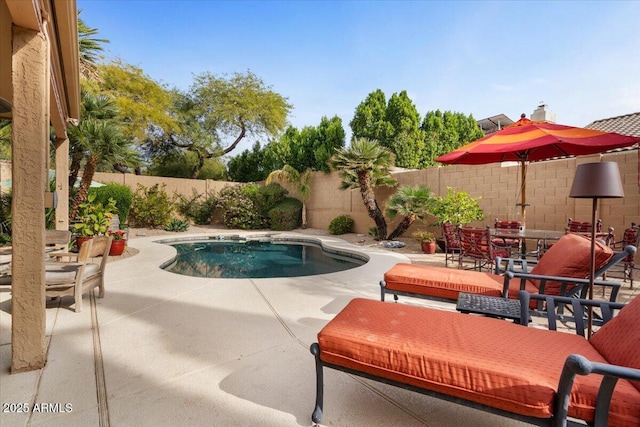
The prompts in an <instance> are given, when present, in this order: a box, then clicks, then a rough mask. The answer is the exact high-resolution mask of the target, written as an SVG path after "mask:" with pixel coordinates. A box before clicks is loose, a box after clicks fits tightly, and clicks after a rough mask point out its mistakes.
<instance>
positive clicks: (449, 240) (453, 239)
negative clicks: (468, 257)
mask: <svg viewBox="0 0 640 427" xmlns="http://www.w3.org/2000/svg"><path fill="white" fill-rule="evenodd" d="M442 238H443V240H444V266H445V267H448V266H449V261H451V262H454V261H456V260H457V258H458V257H459V256H460V239H459V238H458V226H456V227H455V228H454V226H453V224H451V222H449V221H447V222H444V223H442Z"/></svg>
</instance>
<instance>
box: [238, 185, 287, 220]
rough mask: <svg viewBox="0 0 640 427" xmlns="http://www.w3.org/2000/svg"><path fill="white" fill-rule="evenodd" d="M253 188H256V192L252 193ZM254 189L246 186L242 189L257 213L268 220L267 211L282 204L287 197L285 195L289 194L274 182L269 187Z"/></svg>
mask: <svg viewBox="0 0 640 427" xmlns="http://www.w3.org/2000/svg"><path fill="white" fill-rule="evenodd" d="M255 187H257V190H255V191H254V188H255ZM255 187H254V186H252V185H247V186H245V187H244V188H245V191H247V193H248V194H249V196H250V197H251V198H252V199H253V201H254V204H255V207H256V209H257V210H258V213H259V214H260V216H262V217H263V218H268V217H269V211H270V210H271V209H273V208H274V207H276V206H277V205H279V204H280V203H282V202H283V201H284V199H285V198H286V197H287V193H289V192H288V191H287V190H285V189H284V188H282V186H281V185H280V184H278V183H276V182H272V183H271V184H269V185H264V186H255Z"/></svg>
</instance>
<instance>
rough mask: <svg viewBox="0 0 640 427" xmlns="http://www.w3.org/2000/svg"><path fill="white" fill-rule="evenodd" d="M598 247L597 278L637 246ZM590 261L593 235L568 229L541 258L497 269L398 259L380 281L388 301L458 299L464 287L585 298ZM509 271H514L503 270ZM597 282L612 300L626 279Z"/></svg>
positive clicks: (505, 262)
mask: <svg viewBox="0 0 640 427" xmlns="http://www.w3.org/2000/svg"><path fill="white" fill-rule="evenodd" d="M595 249H596V251H595V261H596V263H595V270H596V278H599V277H600V276H602V275H603V274H604V272H606V271H607V270H609V269H610V268H611V267H613V266H614V265H616V264H617V263H619V262H620V261H622V260H623V259H624V258H626V257H627V256H628V255H631V254H633V253H635V251H636V248H635V247H633V246H627V247H625V249H624V250H623V251H622V252H620V253H614V251H613V249H611V248H610V247H609V246H607V245H604V244H603V243H601V242H596V245H595ZM590 260H591V239H588V238H586V237H584V236H582V235H579V234H574V233H568V234H565V235H563V236H562V237H561V238H560V239H559V240H558V242H557V243H556V244H555V245H553V247H552V248H551V249H550V250H549V251H547V253H545V254H544V255H543V256H542V258H540V259H539V260H528V259H521V258H507V259H502V258H500V259H497V260H496V263H495V270H494V272H493V273H487V272H477V271H467V270H452V269H450V268H445V267H435V266H429V265H416V264H408V263H398V264H396V265H395V266H393V267H392V268H391V269H390V270H388V271H387V272H386V273H385V274H384V278H383V280H381V281H380V299H381V300H382V301H384V300H385V294H387V293H389V294H393V298H394V300H396V301H397V300H398V295H403V296H410V297H416V298H426V299H436V300H447V301H456V300H457V299H458V295H459V294H460V293H461V292H464V293H470V294H480V295H488V296H496V297H503V298H512V299H515V298H517V295H518V291H520V290H527V291H528V292H531V293H539V294H551V295H561V296H575V295H581V296H582V297H585V296H586V292H587V288H588V285H589V279H588V276H589V273H590V267H589V266H590ZM505 271H508V272H509V274H501V273H504V272H505ZM594 284H595V285H596V286H598V287H603V288H606V289H607V290H610V292H611V293H610V300H611V301H615V300H616V298H617V294H618V291H619V289H620V287H621V284H620V283H617V282H611V281H607V280H600V279H596V280H594Z"/></svg>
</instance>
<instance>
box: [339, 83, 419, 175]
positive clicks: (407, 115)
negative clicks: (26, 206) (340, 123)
mask: <svg viewBox="0 0 640 427" xmlns="http://www.w3.org/2000/svg"><path fill="white" fill-rule="evenodd" d="M350 125H351V130H352V131H353V136H354V138H356V137H364V138H370V139H376V140H377V141H378V142H379V144H380V145H382V146H383V147H386V148H388V149H389V150H391V152H392V153H393V154H394V155H395V158H396V166H399V167H404V168H418V167H420V160H421V157H422V155H423V151H424V133H423V132H422V131H421V130H420V114H419V113H418V110H417V109H416V107H415V105H414V104H413V102H412V101H411V99H409V96H408V95H407V92H406V91H404V90H403V91H401V92H400V93H397V94H396V93H394V94H393V95H391V98H389V102H388V103H387V102H386V101H385V95H384V92H382V90H380V89H377V90H376V91H374V92H371V93H370V94H369V95H368V96H367V98H366V99H365V100H364V101H363V102H362V103H360V105H358V107H357V108H356V112H355V115H354V117H353V119H352V120H351V122H350Z"/></svg>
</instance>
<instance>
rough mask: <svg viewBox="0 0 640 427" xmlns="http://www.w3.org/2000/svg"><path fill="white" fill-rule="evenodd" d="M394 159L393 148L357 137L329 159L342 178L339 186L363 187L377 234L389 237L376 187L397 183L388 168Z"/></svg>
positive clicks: (365, 203) (346, 187)
mask: <svg viewBox="0 0 640 427" xmlns="http://www.w3.org/2000/svg"><path fill="white" fill-rule="evenodd" d="M393 162H394V156H393V154H392V153H391V151H389V150H388V149H386V148H384V147H381V146H380V145H379V144H378V142H377V141H375V140H371V139H368V138H355V139H354V140H353V141H351V145H350V147H349V148H339V149H337V150H336V154H334V155H333V157H332V158H331V159H330V163H331V167H332V168H334V169H336V170H337V171H338V173H339V175H340V178H341V179H342V183H341V185H340V189H342V190H346V189H356V188H359V189H360V195H361V196H362V201H363V202H364V206H365V208H366V209H367V212H368V213H369V216H370V217H371V218H372V219H373V220H374V222H375V223H376V228H377V230H378V236H377V238H378V239H382V240H384V239H386V238H387V222H386V221H385V219H384V215H383V214H382V211H381V210H380V207H379V206H378V202H377V201H376V195H375V193H374V192H373V189H374V188H376V187H379V186H382V185H386V186H393V185H395V184H396V180H394V179H393V178H391V174H390V172H389V171H390V168H391V166H392V165H393Z"/></svg>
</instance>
